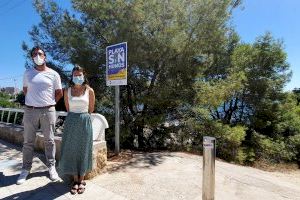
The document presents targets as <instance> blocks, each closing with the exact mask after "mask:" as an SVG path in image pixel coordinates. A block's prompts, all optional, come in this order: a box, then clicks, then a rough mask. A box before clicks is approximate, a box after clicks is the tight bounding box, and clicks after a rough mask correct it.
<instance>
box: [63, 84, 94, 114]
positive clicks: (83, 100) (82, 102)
mask: <svg viewBox="0 0 300 200" xmlns="http://www.w3.org/2000/svg"><path fill="white" fill-rule="evenodd" d="M68 100H69V112H74V113H86V112H88V111H89V89H88V88H86V89H85V92H84V94H83V95H81V96H79V97H73V96H72V95H71V88H68Z"/></svg>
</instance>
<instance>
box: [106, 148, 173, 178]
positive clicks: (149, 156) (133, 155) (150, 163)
mask: <svg viewBox="0 0 300 200" xmlns="http://www.w3.org/2000/svg"><path fill="white" fill-rule="evenodd" d="M167 157H173V155H171V154H170V153H168V152H153V153H147V152H132V151H123V152H121V153H120V154H119V155H118V156H111V157H109V159H108V161H109V163H108V166H107V168H106V169H107V172H108V173H113V172H116V171H120V170H121V171H122V170H126V169H127V168H151V167H155V166H157V165H160V164H162V163H163V162H164V161H165V160H166V158H167Z"/></svg>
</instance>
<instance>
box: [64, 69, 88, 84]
mask: <svg viewBox="0 0 300 200" xmlns="http://www.w3.org/2000/svg"><path fill="white" fill-rule="evenodd" d="M75 71H79V72H82V74H83V76H84V81H83V83H82V85H84V86H85V85H88V84H89V83H88V80H87V79H86V77H85V71H84V69H83V68H82V67H80V66H79V65H77V64H75V67H74V68H73V69H72V74H71V81H70V82H69V86H70V87H72V86H73V85H75V84H74V83H73V73H74V72H75Z"/></svg>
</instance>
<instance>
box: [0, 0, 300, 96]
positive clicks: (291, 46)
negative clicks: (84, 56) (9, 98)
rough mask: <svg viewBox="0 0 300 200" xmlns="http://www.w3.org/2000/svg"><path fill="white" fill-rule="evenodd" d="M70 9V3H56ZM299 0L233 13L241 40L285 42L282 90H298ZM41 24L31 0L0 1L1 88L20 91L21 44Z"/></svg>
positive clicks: (250, 5) (260, 2)
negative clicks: (286, 71)
mask: <svg viewBox="0 0 300 200" xmlns="http://www.w3.org/2000/svg"><path fill="white" fill-rule="evenodd" d="M56 2H58V3H59V5H61V6H62V7H64V8H65V7H70V1H69V0H56ZM299 7H300V1H299V0H284V1H283V0H243V5H242V8H238V9H236V10H234V12H233V18H232V24H233V25H234V27H235V29H236V31H237V32H238V33H239V35H240V37H241V40H242V41H243V42H246V43H252V42H254V41H255V39H256V38H257V37H258V36H261V35H263V34H264V33H266V32H267V31H269V32H271V33H272V35H273V36H274V37H275V38H276V39H282V40H283V41H284V46H285V51H286V52H287V55H288V58H287V61H288V63H289V64H290V69H291V70H292V71H293V76H292V78H291V81H290V82H289V83H288V84H287V85H286V87H285V90H292V89H294V88H298V87H299V88H300V56H298V55H297V54H299V52H300V26H299V21H300V12H297V9H299ZM39 22H40V17H39V16H38V15H37V13H36V11H35V10H34V8H33V6H32V0H0V27H1V28H0V45H1V47H0V87H8V86H11V87H17V88H22V75H23V73H24V70H25V67H24V63H25V57H24V52H23V50H22V48H21V44H22V42H23V41H24V42H26V43H27V44H28V45H29V46H30V47H31V46H32V43H31V40H30V36H29V34H28V31H30V30H31V27H32V26H33V25H37V24H38V23H39Z"/></svg>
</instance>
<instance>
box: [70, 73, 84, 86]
mask: <svg viewBox="0 0 300 200" xmlns="http://www.w3.org/2000/svg"><path fill="white" fill-rule="evenodd" d="M72 81H73V83H74V84H75V85H82V84H83V82H84V76H83V75H80V76H73V78H72Z"/></svg>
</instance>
